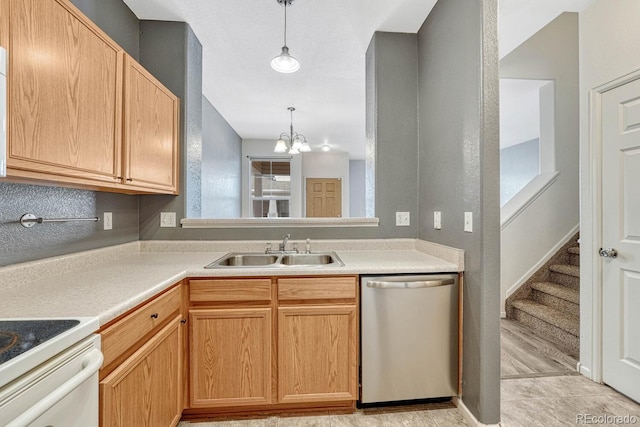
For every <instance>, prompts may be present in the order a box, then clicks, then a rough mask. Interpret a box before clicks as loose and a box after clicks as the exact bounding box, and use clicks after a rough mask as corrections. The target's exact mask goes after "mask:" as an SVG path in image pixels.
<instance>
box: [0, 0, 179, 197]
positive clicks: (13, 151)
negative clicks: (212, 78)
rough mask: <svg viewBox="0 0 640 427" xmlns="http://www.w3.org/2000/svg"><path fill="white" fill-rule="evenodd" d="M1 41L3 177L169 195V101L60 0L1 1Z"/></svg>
mask: <svg viewBox="0 0 640 427" xmlns="http://www.w3.org/2000/svg"><path fill="white" fill-rule="evenodd" d="M0 45H2V46H5V47H6V48H7V50H8V58H9V61H8V64H9V66H8V78H7V81H8V86H7V101H8V103H7V114H8V116H7V117H8V120H7V143H8V147H7V176H8V178H7V180H9V181H17V182H30V183H35V184H38V183H40V184H47V185H65V186H71V187H78V188H89V189H95V190H105V191H116V192H125V193H170V194H176V193H177V183H178V182H177V176H178V153H177V152H178V99H177V98H176V97H175V96H174V95H173V94H171V92H169V91H168V90H167V89H166V88H164V86H162V85H161V84H160V83H159V82H158V81H157V80H156V79H155V78H153V76H151V75H150V74H149V73H148V72H147V71H145V70H144V68H142V67H141V66H140V65H139V64H137V63H136V62H135V61H134V60H132V59H130V58H127V59H125V54H124V51H123V49H122V48H121V47H120V46H118V45H117V44H116V43H115V42H114V41H113V40H111V38H109V37H108V36H107V35H106V34H105V33H104V32H103V31H101V30H100V29H99V28H98V27H97V26H96V25H95V24H94V23H93V22H91V21H90V20H89V19H88V18H87V17H86V16H84V15H83V14H82V13H81V12H80V11H79V10H78V9H77V8H76V7H75V6H73V5H72V4H71V3H70V2H69V1H68V0H0ZM123 106H124V111H123ZM123 123H124V125H126V128H125V129H123Z"/></svg>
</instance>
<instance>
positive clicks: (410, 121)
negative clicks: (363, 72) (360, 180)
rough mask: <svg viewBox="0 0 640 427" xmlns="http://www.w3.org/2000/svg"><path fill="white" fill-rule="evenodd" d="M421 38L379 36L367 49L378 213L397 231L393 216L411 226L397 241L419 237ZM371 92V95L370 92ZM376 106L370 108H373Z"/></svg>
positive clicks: (369, 126) (369, 119) (369, 120)
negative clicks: (400, 215) (404, 216)
mask: <svg viewBox="0 0 640 427" xmlns="http://www.w3.org/2000/svg"><path fill="white" fill-rule="evenodd" d="M417 53H418V37H417V35H416V34H400V33H386V32H376V33H375V34H374V35H373V38H372V40H371V43H370V44H369V47H368V49H367V54H366V61H367V67H369V68H372V69H373V72H372V73H371V74H369V71H370V70H367V79H373V81H374V86H373V87H371V86H369V85H367V88H366V89H367V93H366V95H367V104H368V106H367V118H366V119H367V129H368V133H371V132H373V134H372V135H368V136H367V140H368V141H367V143H368V144H369V145H373V147H375V200H376V202H375V206H376V211H375V214H376V216H377V217H379V218H380V220H381V227H382V228H383V229H387V230H393V228H394V227H395V218H396V217H395V213H396V212H397V211H400V212H410V213H411V218H414V220H413V221H412V224H411V226H410V227H400V228H397V229H396V230H395V233H393V234H390V235H395V236H398V237H415V236H416V235H417V230H418V227H417V221H416V219H417V218H418V179H417V178H418V162H417V157H416V152H417V150H418V145H417V141H418V118H417V117H418V116H417V115H418V110H417V108H418V55H417ZM372 91H373V93H372ZM372 103H373V106H372V107H371V108H370V106H371V104H372Z"/></svg>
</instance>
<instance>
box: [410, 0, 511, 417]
mask: <svg viewBox="0 0 640 427" xmlns="http://www.w3.org/2000/svg"><path fill="white" fill-rule="evenodd" d="M418 50H419V53H418V58H419V59H418V67H419V100H420V101H419V102H420V103H419V107H418V111H419V118H418V121H419V147H418V153H419V169H420V176H419V185H420V187H419V188H420V198H419V205H420V229H419V236H420V238H422V239H425V240H430V241H433V242H437V243H441V244H445V245H449V246H453V247H458V248H463V249H464V250H465V276H464V287H463V292H464V307H463V310H464V332H463V340H464V343H463V349H464V353H463V378H462V380H463V385H462V401H463V402H464V404H465V405H466V406H467V407H468V408H469V410H470V411H471V412H472V413H473V414H474V415H475V416H476V418H477V419H478V420H479V421H480V422H481V423H484V424H494V423H497V422H498V421H499V420H500V325H499V291H500V289H499V284H500V268H499V265H500V264H499V263H500V229H499V226H500V212H499V170H500V163H499V145H498V143H499V141H498V140H499V127H498V116H499V111H498V50H497V1H496V0H481V1H473V2H470V1H467V0H447V1H439V2H437V3H436V5H435V7H434V9H433V11H432V12H431V14H430V15H429V17H428V18H427V20H426V21H425V23H424V24H423V26H422V28H421V29H420V31H419V32H418ZM434 211H441V212H442V230H435V229H434V228H433V212H434ZM467 211H468V212H473V223H474V230H473V233H465V232H464V231H463V224H464V212H467Z"/></svg>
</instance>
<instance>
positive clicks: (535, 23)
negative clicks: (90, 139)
mask: <svg viewBox="0 0 640 427" xmlns="http://www.w3.org/2000/svg"><path fill="white" fill-rule="evenodd" d="M590 1H592V0H500V10H499V11H500V37H499V38H500V52H501V55H504V53H505V52H508V51H510V50H512V49H513V48H515V47H516V46H518V45H519V44H520V43H522V42H523V41H524V40H526V39H527V38H528V37H529V36H531V35H532V34H534V33H535V32H536V31H538V30H539V29H540V28H542V27H543V26H544V25H546V24H547V23H548V22H550V21H551V20H552V19H553V18H555V17H556V16H557V15H558V14H560V13H561V12H562V11H565V10H582V9H583V8H584V7H586V5H587V4H588V3H590ZM124 2H125V3H126V4H127V5H128V6H129V8H131V10H132V11H133V12H134V13H135V14H136V16H137V17H138V18H139V19H151V20H166V21H184V22H187V23H189V25H190V26H191V28H192V29H193V31H194V33H195V34H196V36H197V37H198V39H199V40H200V42H201V43H202V46H203V72H202V78H203V81H202V91H203V94H204V95H205V96H206V97H207V99H208V100H209V101H210V102H211V103H212V104H213V105H214V106H215V107H216V109H217V110H218V111H219V112H220V114H222V116H223V117H224V118H225V119H226V120H227V121H228V122H229V124H230V125H231V126H232V127H233V128H234V129H235V130H236V132H237V133H238V134H239V135H240V136H241V137H242V138H243V139H270V140H273V141H275V139H277V137H278V135H280V133H281V132H283V131H286V130H287V129H288V126H289V112H288V111H287V107H289V106H293V107H295V108H296V112H295V115H294V118H293V119H294V126H295V130H296V131H297V132H299V133H302V134H304V135H305V136H306V137H307V140H308V141H309V144H310V146H311V148H312V149H314V150H319V148H320V146H321V145H323V144H329V145H330V146H331V147H332V148H333V149H337V150H341V151H347V152H349V153H350V156H351V158H354V159H362V158H364V153H365V150H364V142H365V52H366V49H367V46H368V44H369V41H370V40H371V37H372V35H373V33H374V32H375V31H393V32H406V33H415V32H417V31H418V30H419V29H420V27H421V26H422V24H423V22H424V20H425V19H426V17H427V16H428V14H429V12H430V11H431V9H432V8H433V6H434V5H435V3H436V0H393V1H388V0H349V1H338V0H295V1H294V3H293V5H292V6H291V7H288V8H287V45H288V46H289V49H290V53H291V55H293V56H295V57H296V58H297V59H298V60H299V61H300V63H301V68H300V70H299V71H298V72H296V73H293V74H280V73H278V72H276V71H274V70H273V69H272V68H271V67H270V61H271V59H272V58H273V57H274V56H276V55H278V54H280V50H281V48H282V45H283V25H284V11H283V7H282V6H280V5H279V4H278V3H277V1H276V0H227V1H221V0H189V1H184V0H124Z"/></svg>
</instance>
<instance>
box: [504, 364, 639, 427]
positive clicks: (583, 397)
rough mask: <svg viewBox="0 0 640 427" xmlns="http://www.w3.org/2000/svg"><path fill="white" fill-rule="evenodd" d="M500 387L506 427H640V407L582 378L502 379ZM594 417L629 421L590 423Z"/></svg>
mask: <svg viewBox="0 0 640 427" xmlns="http://www.w3.org/2000/svg"><path fill="white" fill-rule="evenodd" d="M500 386H501V387H500V388H501V399H500V407H501V415H502V422H503V423H504V425H505V426H507V427H520V426H522V427H530V426H545V427H547V426H549V427H555V426H573V425H588V424H597V425H607V426H612V425H618V426H620V425H640V405H638V404H637V403H635V402H634V401H632V400H630V399H628V398H627V397H625V396H623V395H621V394H619V393H617V392H616V391H615V390H613V389H611V388H610V387H608V386H605V385H601V384H596V383H594V382H593V381H591V380H589V379H587V378H585V377H583V376H581V375H572V376H556V377H542V378H519V379H503V380H502V381H501V382H500ZM591 416H593V417H606V416H609V417H624V416H627V417H628V419H627V420H625V419H624V418H621V419H620V420H616V419H612V418H610V419H608V420H607V419H604V418H601V419H597V418H596V420H597V421H599V422H597V423H596V422H591V423H588V422H587V420H589V419H591V420H592V421H593V420H594V418H591ZM632 417H635V418H632ZM634 420H635V422H634ZM602 421H604V422H602ZM606 421H609V422H606ZM616 421H619V422H617V423H616ZM625 421H627V422H625Z"/></svg>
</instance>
